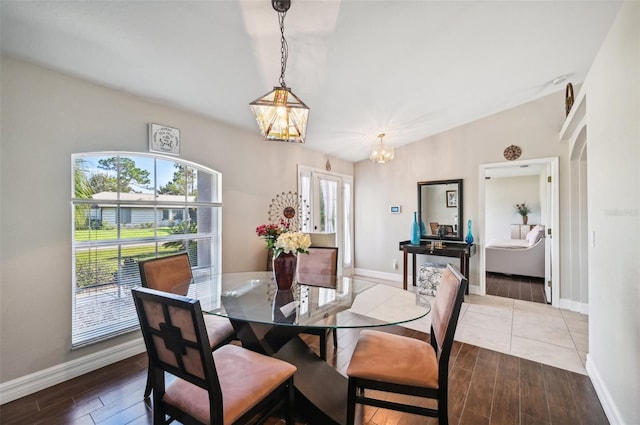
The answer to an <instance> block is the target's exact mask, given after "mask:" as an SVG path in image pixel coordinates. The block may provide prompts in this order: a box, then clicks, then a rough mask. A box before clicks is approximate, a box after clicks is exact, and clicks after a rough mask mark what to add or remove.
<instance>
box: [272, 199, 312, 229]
mask: <svg viewBox="0 0 640 425" xmlns="http://www.w3.org/2000/svg"><path fill="white" fill-rule="evenodd" d="M268 214H269V221H270V222H272V223H281V222H284V223H286V224H287V225H288V227H289V230H291V231H299V230H301V229H302V225H304V224H306V223H307V222H308V221H309V216H310V215H311V213H310V211H309V205H308V204H307V202H306V201H305V200H303V199H302V197H301V196H299V195H298V192H291V191H289V192H286V193H285V192H282V193H280V194H278V195H276V197H275V198H273V199H272V200H271V204H270V205H269V212H268Z"/></svg>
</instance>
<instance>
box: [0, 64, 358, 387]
mask: <svg viewBox="0 0 640 425" xmlns="http://www.w3.org/2000/svg"><path fill="white" fill-rule="evenodd" d="M1 60H2V62H1V76H2V80H1V87H0V88H1V90H2V99H1V102H2V104H1V106H2V122H1V124H2V130H1V131H2V133H1V136H2V137H1V141H2V142H1V143H2V144H1V153H2V155H1V184H2V186H1V195H2V196H1V199H2V205H1V207H0V234H1V238H0V239H1V242H0V243H1V272H0V278H1V284H0V291H1V293H0V295H1V301H0V302H1V304H0V344H1V347H2V355H1V356H0V382H2V383H4V382H6V381H8V380H12V379H15V378H17V377H21V376H24V375H27V374H30V373H33V372H36V371H40V370H42V369H45V368H48V367H52V366H54V365H59V364H62V363H65V362H68V361H70V360H72V359H77V358H79V357H81V356H85V355H88V354H90V353H95V352H97V351H99V350H102V349H105V348H107V347H113V346H115V345H117V344H120V343H124V342H126V341H130V340H132V339H133V338H136V337H139V334H138V333H137V332H134V333H130V334H127V335H125V336H122V337H119V338H115V339H112V340H110V341H108V342H104V343H100V344H96V345H93V346H90V347H86V348H83V349H79V350H74V351H71V350H70V347H71V209H70V208H71V206H70V199H71V154H72V153H75V152H89V151H108V150H113V151H133V152H146V151H147V150H148V141H147V124H148V123H149V122H156V123H161V124H166V125H170V126H172V127H177V128H179V129H180V130H181V141H182V143H181V155H180V158H182V159H185V160H189V161H193V162H196V163H199V164H202V165H204V166H207V167H210V168H212V169H214V170H217V171H220V172H222V176H223V178H222V191H223V204H224V207H223V218H222V222H223V239H222V246H223V255H222V261H223V264H222V266H223V270H225V271H230V272H231V271H244V270H251V269H259V268H264V267H265V265H266V249H265V244H264V241H263V240H261V239H259V238H258V237H257V236H256V235H255V228H256V226H258V225H259V224H262V223H265V222H267V220H268V216H267V210H268V207H269V204H270V203H271V202H270V201H271V199H272V198H273V197H274V196H275V195H276V194H278V193H280V192H282V191H289V190H291V191H296V187H297V185H296V181H297V174H296V173H297V171H296V167H297V164H303V165H307V166H310V167H314V168H323V167H324V164H325V162H326V160H327V157H326V156H324V155H321V154H318V153H315V152H312V151H310V150H308V149H305V148H304V147H303V146H301V145H298V144H287V143H267V142H264V141H263V140H262V138H261V137H260V134H259V132H258V129H257V128H256V129H255V131H252V132H248V131H243V130H240V129H237V128H234V127H231V126H228V125H225V124H222V123H220V122H216V121H213V120H211V119H209V118H206V117H204V116H201V115H196V114H193V113H189V112H186V111H183V110H179V109H175V108H171V107H166V106H160V105H157V104H154V103H151V102H149V101H146V100H143V99H141V98H138V97H134V96H131V95H128V94H124V93H122V92H118V91H115V90H111V89H107V88H104V87H101V86H97V85H94V84H91V83H88V82H85V81H82V80H78V79H76V78H73V77H70V76H67V75H63V74H59V73H57V72H53V71H50V70H46V69H43V68H40V67H37V66H33V65H30V64H27V63H25V62H21V61H18V60H15V59H11V58H7V57H2V58H1ZM247 115H248V116H249V117H250V110H249V107H248V106H247ZM331 162H332V165H333V170H334V171H336V172H338V173H343V174H353V164H352V163H350V162H345V161H340V160H338V159H335V158H331Z"/></svg>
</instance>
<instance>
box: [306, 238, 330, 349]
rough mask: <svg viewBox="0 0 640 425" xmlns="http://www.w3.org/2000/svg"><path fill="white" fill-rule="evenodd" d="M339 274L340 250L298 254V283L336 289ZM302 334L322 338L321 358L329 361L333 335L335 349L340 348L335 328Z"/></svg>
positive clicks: (311, 251) (308, 329)
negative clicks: (328, 340)
mask: <svg viewBox="0 0 640 425" xmlns="http://www.w3.org/2000/svg"><path fill="white" fill-rule="evenodd" d="M337 274H338V248H336V247H320V246H317V247H310V248H309V254H298V279H297V280H298V283H300V284H303V285H311V286H321V287H328V288H333V289H335V287H336V279H337ZM302 333H306V334H310V335H318V336H319V337H320V357H321V358H322V360H327V338H328V336H329V333H331V334H333V346H334V349H337V348H338V334H337V333H336V330H335V328H306V329H305V330H304V331H303V332H302Z"/></svg>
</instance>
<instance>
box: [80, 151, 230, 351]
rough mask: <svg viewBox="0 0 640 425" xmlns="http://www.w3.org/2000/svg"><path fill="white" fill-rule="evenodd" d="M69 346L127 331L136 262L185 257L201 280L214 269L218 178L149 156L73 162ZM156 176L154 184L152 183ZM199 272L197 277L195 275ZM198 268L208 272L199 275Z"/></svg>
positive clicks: (132, 323) (132, 324) (131, 322)
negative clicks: (177, 255)
mask: <svg viewBox="0 0 640 425" xmlns="http://www.w3.org/2000/svg"><path fill="white" fill-rule="evenodd" d="M72 162H73V166H74V177H73V179H74V181H73V190H72V195H71V196H72V202H73V220H74V226H73V241H74V242H73V243H74V250H73V254H74V255H73V265H72V267H73V312H72V313H73V322H72V327H73V330H72V345H73V346H74V347H77V346H82V345H86V344H89V343H92V342H95V341H99V340H102V339H105V338H108V337H111V336H114V335H118V334H120V333H123V332H127V331H130V330H133V329H135V328H136V327H137V325H138V321H137V317H136V314H135V309H134V307H133V303H132V302H131V300H132V299H131V294H130V291H131V288H133V287H136V286H139V285H140V275H139V271H138V263H139V262H140V261H142V260H145V259H149V258H155V257H158V256H165V255H169V254H174V253H178V252H185V251H186V252H187V253H189V256H190V261H191V264H192V267H193V268H194V276H196V275H197V276H198V278H199V279H200V280H202V279H206V276H209V277H210V276H211V273H212V271H218V269H219V261H220V258H221V256H220V254H219V252H218V251H219V247H220V245H221V243H220V229H219V223H220V217H221V214H220V206H219V205H208V206H205V205H201V204H202V203H206V201H203V200H202V199H201V200H198V202H199V203H200V204H199V205H198V206H197V207H196V206H189V204H190V203H192V202H194V201H195V199H196V196H197V194H198V192H200V191H201V190H202V191H203V193H205V194H207V196H208V197H209V199H213V197H214V194H215V197H216V201H217V202H218V201H219V199H217V197H218V189H219V188H218V184H217V182H219V181H220V180H219V175H218V173H216V172H214V171H212V170H206V169H204V168H202V169H200V168H198V167H197V166H192V165H187V164H186V163H183V162H181V161H180V160H175V161H172V160H169V159H166V158H165V157H159V156H158V157H156V155H126V154H117V153H115V154H98V155H90V154H89V155H76V156H74V158H73V161H72ZM156 176H157V178H156ZM196 270H198V273H196ZM203 270H207V272H206V273H203V272H202V271H203Z"/></svg>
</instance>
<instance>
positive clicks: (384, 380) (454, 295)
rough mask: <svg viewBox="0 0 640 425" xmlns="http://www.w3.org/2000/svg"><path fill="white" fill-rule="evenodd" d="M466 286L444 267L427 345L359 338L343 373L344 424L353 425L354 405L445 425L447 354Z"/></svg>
mask: <svg viewBox="0 0 640 425" xmlns="http://www.w3.org/2000/svg"><path fill="white" fill-rule="evenodd" d="M466 286H467V279H466V278H465V277H464V276H462V275H461V274H460V273H459V272H458V271H457V270H456V269H455V268H454V267H453V266H452V265H450V264H449V265H447V268H446V269H445V271H444V272H443V274H442V278H441V280H440V284H439V286H438V292H437V294H436V297H435V299H434V301H433V308H432V310H431V337H430V343H429V342H427V341H423V340H419V339H415V338H410V337H405V336H400V335H394V334H390V333H386V332H380V331H373V330H364V331H362V332H361V333H360V335H359V337H358V342H357V343H356V347H355V349H354V351H353V355H352V357H351V362H350V363H349V367H348V368H347V376H348V377H349V388H348V397H347V425H352V424H353V423H354V419H355V405H356V403H358V404H365V405H370V406H376V407H381V408H383V409H391V410H399V411H403V412H408V413H413V414H417V415H422V416H431V417H437V418H438V423H439V424H440V425H448V423H449V420H448V412H447V409H448V405H447V396H448V381H449V355H450V354H451V347H452V346H453V336H454V334H455V332H456V327H457V323H458V317H459V315H460V308H461V307H462V301H463V299H464V293H465V288H466ZM390 360H392V361H390ZM369 389H372V390H378V391H383V392H386V393H395V394H404V395H408V396H414V397H423V398H428V399H435V400H437V408H436V409H433V408H428V407H421V406H418V405H417V404H416V403H415V400H414V401H413V402H412V403H411V404H408V403H406V404H404V403H401V402H399V401H390V400H383V399H381V398H374V397H370V396H368V395H367V394H365V390H369Z"/></svg>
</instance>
